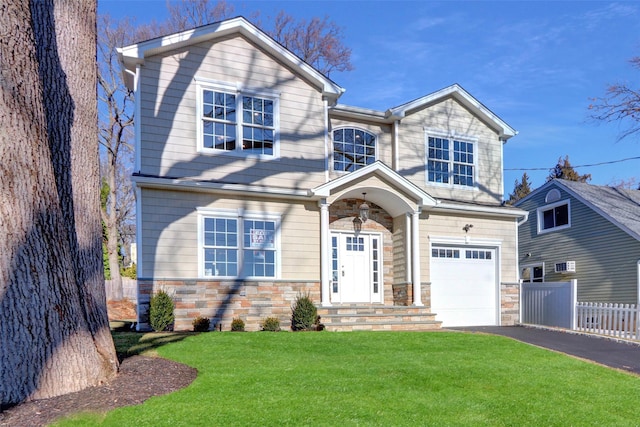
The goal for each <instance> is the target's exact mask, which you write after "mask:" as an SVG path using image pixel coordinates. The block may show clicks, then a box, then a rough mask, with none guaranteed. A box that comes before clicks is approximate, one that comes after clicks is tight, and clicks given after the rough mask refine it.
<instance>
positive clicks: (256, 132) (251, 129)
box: [198, 85, 278, 156]
mask: <svg viewBox="0 0 640 427" xmlns="http://www.w3.org/2000/svg"><path fill="white" fill-rule="evenodd" d="M198 94H199V97H198V116H199V144H200V145H199V147H200V150H201V151H203V152H211V153H228V154H236V155H257V156H277V155H278V96H277V94H265V93H260V92H250V91H239V90H237V89H232V88H230V87H224V86H220V87H218V86H204V85H199V86H198Z"/></svg>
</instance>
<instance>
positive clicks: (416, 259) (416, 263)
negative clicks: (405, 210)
mask: <svg viewBox="0 0 640 427" xmlns="http://www.w3.org/2000/svg"><path fill="white" fill-rule="evenodd" d="M419 224H420V212H419V211H415V212H414V213H413V215H412V217H411V244H412V246H411V258H412V262H411V264H412V273H413V305H415V306H418V307H422V306H424V304H423V303H422V286H421V284H420V225H419Z"/></svg>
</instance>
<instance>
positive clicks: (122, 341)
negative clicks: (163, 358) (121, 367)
mask: <svg viewBox="0 0 640 427" xmlns="http://www.w3.org/2000/svg"><path fill="white" fill-rule="evenodd" d="M190 335H193V333H190V332H150V333H141V332H112V336H113V343H114V345H115V347H116V353H117V354H118V358H119V359H120V360H122V359H125V358H127V357H130V356H135V355H138V354H145V355H156V354H157V353H156V351H155V350H156V349H157V348H158V347H161V346H163V345H165V344H168V343H171V342H176V341H181V340H183V339H185V338H186V337H188V336H190Z"/></svg>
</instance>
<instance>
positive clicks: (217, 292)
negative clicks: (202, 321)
mask: <svg viewBox="0 0 640 427" xmlns="http://www.w3.org/2000/svg"><path fill="white" fill-rule="evenodd" d="M160 290H164V291H165V292H167V293H168V294H169V295H170V296H171V298H172V299H173V301H174V306H175V309H174V314H175V322H174V326H173V328H174V330H176V331H190V330H193V324H192V322H193V319H195V318H196V317H198V316H202V317H206V318H208V319H209V320H210V321H211V329H212V330H214V329H215V330H220V329H221V330H223V331H225V330H226V331H228V330H230V329H231V321H232V320H233V319H234V318H236V317H239V318H241V319H242V320H243V321H244V322H245V329H246V330H247V331H259V330H260V329H261V323H262V321H263V320H264V319H265V318H267V317H277V318H278V320H280V327H281V328H282V329H290V328H291V305H292V304H293V302H294V301H295V299H296V297H297V296H298V295H299V294H301V293H304V294H306V293H308V294H309V296H310V297H311V300H312V301H313V302H315V303H317V304H319V303H320V282H319V281H318V282H316V281H308V282H305V281H286V280H277V281H242V280H237V281H220V280H202V279H192V280H191V279H190V280H148V279H139V280H138V320H139V323H138V329H139V330H148V329H150V326H149V301H150V300H151V295H152V294H153V293H154V292H158V291H160Z"/></svg>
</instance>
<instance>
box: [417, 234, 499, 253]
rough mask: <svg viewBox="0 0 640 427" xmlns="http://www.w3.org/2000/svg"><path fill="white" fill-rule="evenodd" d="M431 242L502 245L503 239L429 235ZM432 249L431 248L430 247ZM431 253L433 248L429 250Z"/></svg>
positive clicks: (439, 243) (437, 243)
mask: <svg viewBox="0 0 640 427" xmlns="http://www.w3.org/2000/svg"><path fill="white" fill-rule="evenodd" d="M428 238H429V242H430V243H431V244H432V245H458V246H494V247H500V246H502V242H503V241H502V240H501V239H478V238H469V239H467V238H465V237H451V236H432V235H429V236H428ZM429 249H431V248H429ZM429 254H431V250H429Z"/></svg>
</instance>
